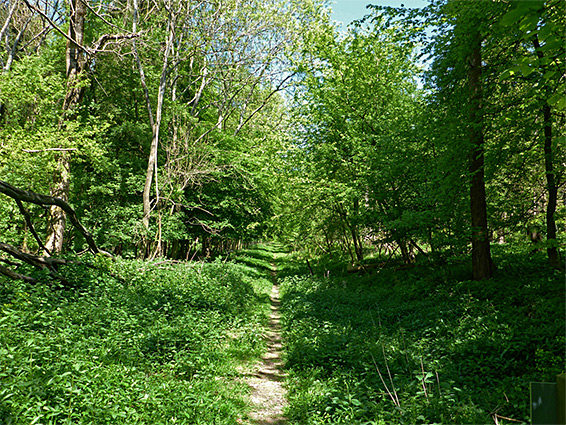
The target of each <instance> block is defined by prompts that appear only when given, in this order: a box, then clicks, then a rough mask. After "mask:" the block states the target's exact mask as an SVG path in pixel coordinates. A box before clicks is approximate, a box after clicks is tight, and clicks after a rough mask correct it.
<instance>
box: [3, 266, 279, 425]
mask: <svg viewBox="0 0 566 425" xmlns="http://www.w3.org/2000/svg"><path fill="white" fill-rule="evenodd" d="M81 260H82V261H85V258H81ZM89 262H92V264H93V265H94V266H95V268H86V267H85V266H84V265H79V264H77V265H74V266H67V267H65V268H64V270H61V273H64V274H65V277H66V278H67V279H68V280H69V281H71V282H73V283H74V284H75V285H76V289H74V290H63V289H54V288H53V287H52V286H48V285H47V284H45V283H40V284H38V285H36V286H28V285H25V284H22V283H20V282H16V281H10V280H5V279H2V285H1V286H0V299H1V300H2V304H1V306H0V308H1V315H0V356H1V358H2V362H1V363H0V378H1V379H0V423H3V424H29V423H44V424H56V423H57V424H60V423H73V424H79V423H100V424H102V423H107V424H130V423H136V422H140V423H155V424H161V423H163V424H165V423H174V422H179V423H194V424H211V423H216V424H230V425H232V424H234V423H236V422H237V421H238V420H240V418H242V417H243V416H244V415H245V412H246V410H247V408H248V407H247V402H246V400H245V398H246V394H247V392H248V388H247V386H246V385H245V384H243V383H242V382H239V381H237V380H235V377H236V376H237V375H238V372H237V371H236V369H235V368H236V366H238V365H241V364H242V362H247V361H253V360H254V359H256V358H257V356H259V354H260V353H261V352H262V351H263V349H264V345H265V343H264V340H263V337H262V334H261V325H262V323H264V322H265V320H266V315H267V311H266V308H264V307H263V305H262V302H265V299H266V297H265V294H266V292H268V290H269V288H270V285H271V282H270V279H266V274H265V273H264V272H260V271H255V269H253V268H250V267H248V266H244V265H239V264H235V263H232V262H221V261H217V262H213V263H210V264H197V263H194V264H183V265H182V264H169V263H155V264H152V263H144V262H139V261H127V260H117V261H116V262H115V263H114V262H110V261H109V260H107V259H105V258H102V257H100V258H99V257H97V258H93V259H92V260H89Z"/></svg>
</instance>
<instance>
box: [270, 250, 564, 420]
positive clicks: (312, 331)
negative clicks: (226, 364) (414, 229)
mask: <svg viewBox="0 0 566 425" xmlns="http://www.w3.org/2000/svg"><path fill="white" fill-rule="evenodd" d="M495 260H496V262H497V263H498V264H499V271H498V273H497V275H496V277H494V278H493V279H491V280H489V281H484V282H475V281H470V280H465V279H467V276H468V273H469V270H467V265H466V264H467V263H459V262H456V263H453V264H448V265H444V266H442V267H438V266H437V265H434V264H428V263H423V264H420V265H418V266H416V267H414V268H410V269H399V268H397V269H396V268H395V264H390V266H391V267H388V268H386V269H382V270H380V271H379V272H377V273H375V272H374V273H373V274H369V275H359V274H350V275H348V274H344V273H340V267H338V266H337V265H336V264H334V265H333V266H334V267H333V268H331V267H330V266H329V265H328V264H324V263H319V264H317V267H315V276H308V275H307V272H308V271H307V270H304V269H303V270H302V271H300V272H296V273H288V274H287V275H286V276H281V282H282V285H281V293H282V314H283V318H282V324H283V329H284V339H285V340H286V342H287V358H286V360H287V367H288V371H289V379H288V383H287V385H288V389H289V398H290V408H289V411H288V416H289V418H290V423H291V424H301V425H306V424H417V423H427V424H428V423H439V424H440V423H442V424H454V423H458V424H481V423H494V417H495V415H498V416H499V417H502V416H503V417H507V418H513V419H515V420H518V421H520V422H523V423H528V422H529V382H530V381H550V382H553V381H555V379H556V375H557V374H558V373H561V372H563V371H564V347H565V342H566V341H565V337H564V334H565V333H564V319H565V309H564V298H565V297H564V289H565V287H564V277H563V274H560V273H556V272H554V271H552V270H549V269H548V267H547V266H546V263H545V258H544V257H543V256H542V255H540V256H538V255H534V256H522V255H520V254H516V253H510V252H504V251H501V252H499V253H496V258H495ZM329 269H332V270H331V273H330V276H329V277H324V276H325V275H326V274H328V272H327V270H329ZM498 420H499V423H511V422H506V421H505V420H503V419H501V418H499V419H498Z"/></svg>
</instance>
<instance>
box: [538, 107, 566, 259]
mask: <svg viewBox="0 0 566 425" xmlns="http://www.w3.org/2000/svg"><path fill="white" fill-rule="evenodd" d="M542 111H543V115H544V166H545V171H546V187H547V189H548V204H547V206H546V242H547V244H548V247H547V248H546V253H547V255H548V263H549V264H550V266H551V267H554V268H556V269H561V268H562V262H561V261H560V254H559V253H558V248H557V246H556V220H555V219H554V213H555V211H556V203H557V202H558V184H557V183H556V178H555V175H554V166H553V160H552V156H553V155H552V122H551V119H552V118H551V114H550V106H548V104H545V105H544V106H543V108H542Z"/></svg>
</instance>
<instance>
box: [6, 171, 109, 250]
mask: <svg viewBox="0 0 566 425" xmlns="http://www.w3.org/2000/svg"><path fill="white" fill-rule="evenodd" d="M0 193H3V194H4V195H6V196H9V197H10V198H12V199H14V200H19V201H23V202H30V203H32V204H36V205H42V206H45V205H56V206H58V207H59V208H61V209H62V210H63V211H65V212H66V213H67V215H68V217H69V219H70V220H71V223H73V226H75V228H76V229H77V230H78V231H79V232H80V233H81V234H82V235H83V236H84V238H85V239H86V242H87V244H88V247H89V249H90V251H91V252H92V253H94V254H106V255H108V256H112V255H111V254H110V253H108V252H105V251H102V250H101V249H99V248H98V246H97V245H96V243H95V242H94V238H93V237H92V235H91V234H90V233H89V232H88V230H87V229H86V228H85V227H84V226H83V225H82V224H81V222H80V221H79V219H78V218H77V214H76V213H75V210H74V209H73V208H72V207H71V206H70V205H69V204H68V203H67V202H65V201H63V200H62V199H60V198H55V197H52V196H47V195H40V194H38V193H35V192H32V191H29V190H22V189H19V188H17V187H14V186H12V185H10V184H8V183H6V182H4V181H2V180H0Z"/></svg>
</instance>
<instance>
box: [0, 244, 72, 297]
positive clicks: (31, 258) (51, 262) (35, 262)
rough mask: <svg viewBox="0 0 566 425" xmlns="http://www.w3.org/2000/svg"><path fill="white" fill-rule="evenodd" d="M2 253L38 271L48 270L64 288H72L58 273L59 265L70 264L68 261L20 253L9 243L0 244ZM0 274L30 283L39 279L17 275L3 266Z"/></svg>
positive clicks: (0, 268) (0, 266)
mask: <svg viewBox="0 0 566 425" xmlns="http://www.w3.org/2000/svg"><path fill="white" fill-rule="evenodd" d="M0 251H4V252H5V253H7V254H10V255H11V256H12V257H14V258H15V259H17V260H20V261H22V262H24V263H27V264H29V265H31V266H33V267H35V268H36V269H39V270H47V271H48V272H49V275H50V276H51V277H53V278H54V279H56V280H58V281H59V282H61V283H62V284H63V285H64V286H72V285H71V284H70V283H69V282H68V281H67V279H65V278H64V277H62V276H60V275H59V274H58V273H57V267H58V266H59V265H62V264H69V261H67V260H62V259H58V258H51V257H40V256H37V255H33V254H28V253H26V252H23V251H20V250H19V249H18V248H16V247H14V246H12V245H8V244H7V243H2V242H0ZM0 273H1V274H3V275H5V276H8V277H10V278H12V279H19V280H23V281H26V282H30V283H36V282H37V279H35V278H32V277H30V276H26V275H23V274H20V273H16V272H15V271H13V270H10V269H8V268H7V267H4V266H2V265H0Z"/></svg>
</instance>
